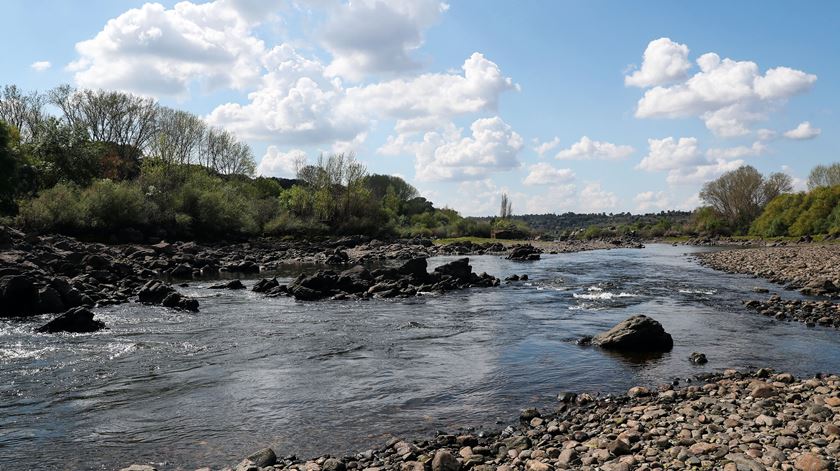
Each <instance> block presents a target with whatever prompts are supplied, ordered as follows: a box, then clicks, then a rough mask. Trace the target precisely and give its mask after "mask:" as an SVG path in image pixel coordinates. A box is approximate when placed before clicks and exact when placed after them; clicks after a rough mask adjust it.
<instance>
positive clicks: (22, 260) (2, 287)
mask: <svg viewBox="0 0 840 471" xmlns="http://www.w3.org/2000/svg"><path fill="white" fill-rule="evenodd" d="M538 245H539V247H535V246H532V245H511V244H505V243H501V242H499V243H482V244H476V243H472V242H470V241H465V242H456V243H450V244H446V245H436V244H435V243H434V242H433V241H432V240H430V239H410V240H395V241H391V242H385V241H380V240H375V239H371V238H369V237H363V236H355V237H344V238H341V239H335V240H325V241H283V240H277V239H256V240H253V241H250V242H241V243H233V244H209V245H202V244H197V243H195V242H176V243H169V242H166V241H157V242H156V243H153V244H145V245H143V244H131V245H105V244H99V243H88V242H82V241H79V240H76V239H74V238H71V237H65V236H60V235H36V234H24V233H22V232H19V231H17V230H15V229H12V228H9V227H5V226H0V317H12V316H27V315H37V314H46V313H60V312H65V311H67V310H69V309H73V308H77V307H94V306H105V305H110V304H119V303H124V302H129V301H132V300H138V301H139V302H143V303H148V304H157V305H163V306H165V307H170V308H173V309H180V310H184V311H198V310H199V305H198V302H197V301H196V300H195V299H188V298H186V297H184V296H181V295H180V294H178V293H177V290H176V289H175V288H174V287H173V286H172V285H171V284H170V283H177V282H178V281H179V280H191V279H195V278H205V277H206V278H213V277H218V276H220V275H222V274H225V273H227V274H232V275H234V276H240V275H251V276H253V275H255V274H258V273H260V272H272V271H276V270H277V269H278V268H280V267H283V266H288V265H313V264H314V265H323V266H327V267H336V268H338V271H339V272H342V271H345V270H346V269H347V268H349V267H353V266H356V265H369V264H376V263H382V262H386V261H394V263H401V262H404V261H407V260H412V259H414V260H417V259H423V258H427V257H431V256H435V255H470V254H476V255H483V254H498V255H500V256H503V255H506V254H508V253H510V254H511V255H512V256H517V255H516V254H525V256H524V257H523V258H521V260H534V259H538V258H539V253H541V252H550V253H557V252H572V251H582V250H595V249H606V248H615V247H637V246H640V245H639V244H638V242H636V241H633V240H624V239H617V240H610V241H580V242H578V241H566V242H557V243H539V244H538ZM456 271H457V273H455V272H453V273H450V275H453V276H454V278H456V280H455V281H454V282H451V280H442V279H433V278H429V279H426V278H425V277H415V279H413V280H401V279H396V278H395V277H393V276H390V275H389V274H387V273H386V274H385V276H384V278H383V279H380V280H378V281H379V282H391V283H393V282H399V283H400V284H399V285H398V286H392V285H387V284H386V285H380V286H379V288H381V289H380V291H382V292H391V293H395V294H401V295H405V294H406V293H409V292H410V291H412V289H413V290H414V292H415V293H416V292H417V291H418V289H424V288H427V287H428V286H426V285H431V286H435V285H437V286H438V287H439V288H440V289H438V291H444V290H451V289H455V288H466V287H471V286H492V285H494V283H495V284H498V283H497V282H494V279H493V278H492V277H490V276H489V275H488V276H484V277H483V278H481V279H478V278H474V277H473V276H472V275H470V276H468V275H467V274H463V273H461V271H459V270H456ZM325 275H326V278H324V277H322V278H324V279H326V280H327V281H329V280H330V279H332V278H330V276H331V275H329V274H325ZM333 275H335V278H336V279H337V277H338V273H333ZM405 275H411V273H406V274H405ZM374 278H376V276H374V277H372V279H374ZM421 278H423V279H421ZM310 281H311V280H310ZM321 281H324V280H321ZM441 281H446V283H444V284H443V285H440V284H439V282H441ZM298 284H300V283H298ZM316 284H317V283H316ZM305 287H306V288H311V286H305ZM395 289H398V291H394V290H395ZM326 291H330V292H331V294H330V296H332V295H335V294H340V293H342V292H344V293H347V294H353V295H356V294H359V293H358V292H357V291H352V290H351V291H349V292H348V291H347V290H334V289H330V290H324V289H322V290H321V292H326ZM301 292H303V291H301ZM310 294H312V293H310ZM296 297H298V298H299V299H319V298H323V297H327V296H325V295H324V296H322V295H320V294H319V295H317V296H316V295H314V294H313V295H312V296H306V295H304V294H301V295H300V296H296Z"/></svg>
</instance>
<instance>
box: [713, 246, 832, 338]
mask: <svg viewBox="0 0 840 471" xmlns="http://www.w3.org/2000/svg"><path fill="white" fill-rule="evenodd" d="M696 257H697V259H698V260H699V261H700V263H701V264H703V265H705V266H708V267H711V268H714V269H716V270H721V271H725V272H728V273H740V274H749V275H753V276H755V277H759V278H765V279H767V280H770V281H771V282H773V283H776V284H780V285H783V287H784V289H786V290H798V291H799V292H800V293H801V294H803V295H806V296H819V297H823V298H824V299H822V300H814V299H784V298H783V297H782V296H779V295H778V294H771V295H770V296H769V297H768V298H766V299H755V298H753V299H747V300H744V304H745V305H746V306H747V307H748V308H750V309H753V310H755V311H757V312H759V313H760V314H762V315H765V316H768V317H773V318H775V319H777V320H781V321H784V320H796V321H799V322H802V323H804V324H806V325H807V326H809V327H813V326H816V325H821V326H825V327H835V328H840V304H838V303H837V302H834V301H831V300H830V299H838V298H840V246H838V245H834V244H797V245H789V246H781V247H762V248H750V249H742V250H725V251H719V252H709V253H701V254H697V255H696ZM757 292H759V293H763V292H766V290H757Z"/></svg>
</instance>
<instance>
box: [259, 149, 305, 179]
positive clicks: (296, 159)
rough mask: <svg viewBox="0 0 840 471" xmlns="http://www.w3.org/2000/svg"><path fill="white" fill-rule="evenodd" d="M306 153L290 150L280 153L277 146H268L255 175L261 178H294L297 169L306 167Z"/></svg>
mask: <svg viewBox="0 0 840 471" xmlns="http://www.w3.org/2000/svg"><path fill="white" fill-rule="evenodd" d="M306 160H307V158H306V152H304V151H302V150H300V149H292V150H290V151H288V152H281V151H280V149H278V148H277V146H268V150H267V151H266V153H265V155H264V156H263V158H262V160H260V163H259V165H257V175H260V176H263V177H286V178H290V177H294V176H295V175H296V174H297V171H298V169H299V168H301V167H303V166H304V165H306Z"/></svg>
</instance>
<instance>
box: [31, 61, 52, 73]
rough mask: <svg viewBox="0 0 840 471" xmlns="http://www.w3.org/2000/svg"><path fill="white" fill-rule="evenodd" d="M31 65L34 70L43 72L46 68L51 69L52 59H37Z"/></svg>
mask: <svg viewBox="0 0 840 471" xmlns="http://www.w3.org/2000/svg"><path fill="white" fill-rule="evenodd" d="M29 67H31V68H32V70H34V71H36V72H43V71H45V70H49V69H50V67H52V64H51V63H50V61H37V62H33V63H32V65H30V66H29Z"/></svg>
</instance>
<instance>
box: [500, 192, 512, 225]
mask: <svg viewBox="0 0 840 471" xmlns="http://www.w3.org/2000/svg"><path fill="white" fill-rule="evenodd" d="M512 215H513V212H512V211H511V201H510V198H509V197H508V195H507V193H502V204H501V208H500V209H499V217H500V218H502V219H507V218H509V217H511V216H512Z"/></svg>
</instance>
